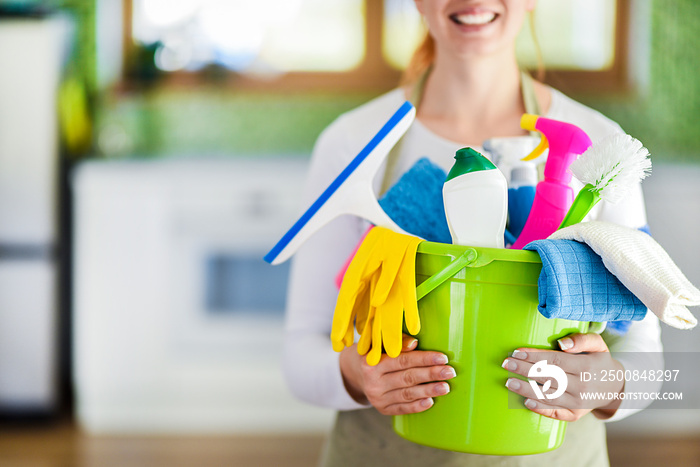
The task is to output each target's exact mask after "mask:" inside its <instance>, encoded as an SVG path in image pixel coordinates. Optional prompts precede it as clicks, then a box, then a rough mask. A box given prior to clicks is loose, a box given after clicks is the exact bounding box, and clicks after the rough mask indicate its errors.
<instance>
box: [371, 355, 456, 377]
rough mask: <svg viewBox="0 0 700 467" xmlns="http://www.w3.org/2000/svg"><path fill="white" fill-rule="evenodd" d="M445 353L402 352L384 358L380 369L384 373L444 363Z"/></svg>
mask: <svg viewBox="0 0 700 467" xmlns="http://www.w3.org/2000/svg"><path fill="white" fill-rule="evenodd" d="M447 361H448V359H447V355H445V354H443V353H440V352H433V351H429V350H421V351H416V352H402V353H401V354H400V355H399V356H398V357H396V358H384V359H383V360H382V363H383V366H382V369H383V371H384V372H385V373H391V372H393V371H401V370H407V369H409V368H417V367H430V366H434V365H446V364H447Z"/></svg>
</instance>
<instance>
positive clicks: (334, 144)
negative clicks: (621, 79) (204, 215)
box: [283, 89, 662, 421]
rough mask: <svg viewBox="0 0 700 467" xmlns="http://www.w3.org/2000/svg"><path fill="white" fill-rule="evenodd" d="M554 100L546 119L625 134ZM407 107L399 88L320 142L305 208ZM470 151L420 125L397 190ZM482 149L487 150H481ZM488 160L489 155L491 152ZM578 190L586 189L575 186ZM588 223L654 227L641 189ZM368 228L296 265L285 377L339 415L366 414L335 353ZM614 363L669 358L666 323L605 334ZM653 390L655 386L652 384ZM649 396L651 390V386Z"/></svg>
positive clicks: (318, 240)
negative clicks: (663, 332)
mask: <svg viewBox="0 0 700 467" xmlns="http://www.w3.org/2000/svg"><path fill="white" fill-rule="evenodd" d="M551 93H552V101H551V106H550V109H549V112H548V113H547V114H546V115H544V116H545V117H548V118H552V119H555V120H561V121H565V122H569V123H572V124H574V125H576V126H578V127H579V128H581V129H582V130H584V131H585V132H586V133H587V134H588V136H589V137H590V138H591V140H592V141H593V142H594V143H595V142H596V141H598V140H600V139H602V138H604V137H605V136H608V135H610V134H612V133H615V132H621V131H622V130H621V129H620V127H619V126H618V125H617V124H616V123H615V122H613V121H611V120H609V119H608V118H606V117H604V116H603V115H602V114H600V113H598V112H596V111H594V110H592V109H590V108H588V107H586V106H584V105H582V104H580V103H578V102H576V101H574V100H572V99H570V98H568V97H566V96H565V95H563V94H562V93H560V92H558V91H557V90H554V89H552V90H551ZM404 101H405V98H404V95H403V91H402V90H400V89H395V90H393V91H391V92H389V93H386V94H384V95H382V96H380V97H378V98H376V99H374V100H372V101H370V102H368V103H367V104H364V105H362V106H360V107H358V108H356V109H354V110H352V111H350V112H347V113H345V114H343V115H341V116H340V117H338V118H337V119H336V121H335V122H333V123H332V124H331V125H330V126H329V127H328V128H326V129H325V130H324V131H323V133H322V134H321V136H320V137H319V138H318V141H317V142H316V145H315V147H314V151H313V156H312V159H311V166H310V171H309V175H308V181H307V184H306V187H305V192H304V196H303V199H304V202H305V205H310V204H311V202H313V201H314V200H315V199H316V198H317V197H318V196H319V195H320V194H321V193H322V192H323V190H324V189H325V188H326V187H327V186H328V185H329V184H330V182H331V181H332V180H333V179H334V178H335V177H336V176H337V175H338V174H339V173H340V172H341V171H342V169H343V168H345V166H346V165H347V164H348V163H349V162H350V161H351V160H352V159H353V158H354V157H355V156H356V155H357V153H358V152H359V151H360V150H361V149H362V148H363V147H364V145H365V144H366V143H367V141H369V139H370V138H371V137H372V136H374V134H375V133H376V131H377V130H378V129H379V128H381V127H382V125H383V124H384V123H385V122H386V120H387V119H388V118H389V117H390V116H391V115H392V114H393V113H394V112H395V111H396V110H397V109H398V108H399V106H400V105H401V104H402V103H403V102H404ZM462 146H463V145H461V144H459V143H456V142H453V141H448V140H446V139H444V138H442V137H439V136H437V135H435V134H434V133H432V132H431V131H430V130H428V129H427V128H426V127H424V126H423V125H422V124H421V123H420V121H418V120H416V121H414V123H413V125H412V126H411V127H410V128H409V130H408V131H407V132H406V134H405V135H404V138H403V142H402V144H401V146H400V153H399V158H398V160H397V163H396V164H395V166H394V170H393V173H392V174H391V183H392V184H393V183H395V182H396V181H397V180H398V178H399V177H400V176H401V175H402V174H403V173H404V172H406V171H407V170H409V169H410V168H411V166H412V165H413V164H414V163H415V162H416V161H417V160H418V159H420V158H421V157H428V158H430V159H431V161H432V162H433V163H435V164H437V165H439V166H441V167H442V168H443V169H444V170H445V171H446V172H447V171H449V169H450V167H451V166H452V164H453V162H454V154H455V152H456V151H457V150H458V149H460V148H461V147H462ZM478 149H481V148H478ZM484 154H485V155H487V156H488V154H487V153H484ZM383 173H384V167H382V168H380V170H379V173H378V174H377V177H376V178H375V180H374V185H375V191H378V189H379V184H380V183H381V180H382V177H383ZM572 187H573V188H574V190H575V191H578V190H579V189H580V188H581V184H580V183H578V182H577V181H576V180H575V179H574V180H573V181H572ZM587 219H596V220H604V221H609V222H614V223H617V224H622V225H625V226H628V227H633V228H639V227H643V226H645V225H646V223H647V220H646V212H645V208H644V200H643V196H642V190H641V186H638V187H637V189H636V190H635V191H634V192H633V193H632V194H631V195H630V196H628V197H627V198H626V199H625V200H623V201H621V202H620V203H618V204H615V205H612V204H608V203H606V202H604V201H601V202H600V203H599V204H598V205H597V206H596V207H595V208H594V209H593V210H592V211H591V213H590V214H589V217H588V218H587ZM367 226H368V224H367V223H366V222H365V221H364V220H362V219H359V218H357V217H354V216H341V217H339V218H337V219H335V220H334V221H332V222H331V223H329V224H328V225H327V226H325V227H324V228H323V229H321V230H320V231H319V232H317V233H316V234H315V235H314V236H313V237H311V238H310V239H309V240H308V241H307V242H306V243H305V244H304V245H303V246H302V247H301V248H300V249H299V251H298V252H297V253H296V255H295V257H294V258H293V260H292V268H291V278H290V283H289V290H288V298H287V312H286V320H285V342H284V356H283V371H284V374H285V378H286V380H287V382H288V385H289V387H290V389H291V391H292V392H293V393H294V394H295V395H296V396H297V397H298V398H299V399H301V400H304V401H307V402H309V403H311V404H314V405H319V406H323V407H330V408H334V409H337V410H353V409H360V408H366V407H367V406H366V405H362V404H359V403H357V402H356V401H355V400H354V399H352V397H351V396H350V395H349V394H348V392H347V390H346V389H345V385H344V383H343V378H342V375H341V373H340V366H339V362H338V358H339V353H336V352H334V351H333V349H332V348H331V344H330V337H329V335H330V330H331V324H332V319H333V311H334V308H335V302H336V298H337V294H338V290H337V288H336V286H335V282H334V279H335V276H336V275H337V273H338V271H339V270H340V268H341V266H342V265H343V264H344V263H345V261H346V260H347V258H348V256H349V255H350V253H351V252H352V250H353V249H354V248H355V246H356V245H357V243H358V242H359V240H360V238H361V236H362V234H363V233H364V231H365V230H366V228H367ZM604 338H605V340H606V342H607V343H608V346H609V348H610V351H611V352H612V354H613V356H614V357H615V358H617V359H618V360H619V361H620V362H621V363H622V364H623V366H624V367H625V369H627V370H634V369H638V370H642V369H644V368H641V367H640V363H639V362H638V361H637V359H635V358H634V357H633V356H632V358H630V357H629V356H628V355H626V354H620V352H625V353H627V352H661V351H662V346H661V339H660V329H659V323H658V319H657V318H656V316H654V315H653V314H652V313H647V317H646V318H645V319H644V320H642V321H635V322H633V323H632V325H631V326H630V329H629V331H628V332H627V333H626V334H625V335H624V336H622V337H613V336H609V335H607V334H604ZM647 384H648V383H647ZM645 388H646V389H648V385H647V386H645ZM625 391H635V383H634V382H627V383H626V387H625ZM627 405H629V404H628V403H626V402H625V401H623V402H622V405H621V406H620V408H619V409H618V411H617V412H616V414H615V415H614V416H613V417H612V418H610V419H609V420H608V421H613V420H619V419H622V418H624V417H626V416H629V415H630V414H631V413H634V412H636V411H639V410H641V409H627V408H626V406H627Z"/></svg>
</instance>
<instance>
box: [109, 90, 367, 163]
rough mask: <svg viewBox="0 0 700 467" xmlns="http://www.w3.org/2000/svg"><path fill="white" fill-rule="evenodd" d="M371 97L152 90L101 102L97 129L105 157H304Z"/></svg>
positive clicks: (356, 95)
mask: <svg viewBox="0 0 700 467" xmlns="http://www.w3.org/2000/svg"><path fill="white" fill-rule="evenodd" d="M371 97H372V96H371V95H360V94H352V95H329V94H314V95H281V94H280V95H268V94H255V95H242V94H235V93H231V92H229V91H225V90H214V89H212V90H199V91H195V90H191V91H187V92H177V91H172V90H169V91H158V92H153V93H150V94H148V96H147V97H144V95H135V96H132V97H121V98H120V99H118V100H113V101H112V102H111V103H109V104H105V105H104V106H103V108H102V111H101V113H100V118H99V125H98V126H99V128H101V129H103V130H104V129H105V128H106V129H107V135H110V134H112V133H115V132H116V133H123V134H122V136H121V137H120V138H117V143H110V141H111V139H110V138H109V136H108V137H107V138H106V141H107V142H106V143H105V142H104V141H100V144H99V145H98V146H99V148H100V150H101V152H102V153H103V154H104V155H107V156H119V155H127V154H134V155H137V156H143V157H152V156H163V155H172V154H234V155H235V154H244V155H251V154H252V155H254V154H286V153H289V154H308V153H309V152H310V150H311V148H312V147H313V144H314V141H315V139H316V137H317V136H318V134H319V133H320V132H321V131H322V130H323V128H324V127H325V126H327V125H328V124H329V123H330V122H332V121H333V119H335V118H336V117H337V116H338V115H339V114H340V113H342V112H345V111H346V110H349V109H351V108H353V107H356V106H357V105H359V104H361V103H362V102H365V101H366V100H368V99H370V98H371Z"/></svg>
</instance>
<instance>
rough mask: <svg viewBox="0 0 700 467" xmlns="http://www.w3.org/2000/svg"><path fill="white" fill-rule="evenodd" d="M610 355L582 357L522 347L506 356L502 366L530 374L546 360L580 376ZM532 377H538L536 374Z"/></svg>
mask: <svg viewBox="0 0 700 467" xmlns="http://www.w3.org/2000/svg"><path fill="white" fill-rule="evenodd" d="M609 355H610V354H609V353H607V352H606V353H604V354H603V353H598V354H589V355H586V357H590V358H581V357H582V355H576V354H569V353H566V352H560V351H557V350H542V349H530V348H520V349H517V350H515V351H514V352H513V355H512V356H510V357H508V358H506V359H505V360H504V361H503V364H502V366H503V368H505V369H506V370H508V371H512V372H514V373H517V374H519V375H523V376H529V375H528V373H529V372H530V369H531V368H532V367H533V365H534V364H536V363H538V362H541V361H543V360H544V361H546V363H547V365H554V366H556V367H559V368H561V369H562V370H563V371H564V372H565V373H567V374H570V375H575V376H579V375H580V374H581V372H584V371H590V370H591V367H592V366H593V364H594V363H595V362H596V361H598V360H603V359H606V358H609ZM531 377H536V375H533V376H531Z"/></svg>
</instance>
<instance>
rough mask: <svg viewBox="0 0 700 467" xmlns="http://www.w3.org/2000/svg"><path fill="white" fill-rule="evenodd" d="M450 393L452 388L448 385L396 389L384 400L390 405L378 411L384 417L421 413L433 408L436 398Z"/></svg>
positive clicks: (434, 384) (438, 384)
mask: <svg viewBox="0 0 700 467" xmlns="http://www.w3.org/2000/svg"><path fill="white" fill-rule="evenodd" d="M449 392H450V386H449V384H447V383H432V384H421V385H420V386H413V387H410V388H403V389H396V390H394V391H391V392H390V393H388V394H387V395H386V397H385V398H384V400H385V401H386V402H387V403H388V404H389V405H387V406H385V407H382V408H378V409H379V411H380V412H381V413H383V414H384V415H404V414H409V413H419V412H423V411H425V410H428V409H429V408H430V407H432V406H433V404H434V401H433V398H434V397H438V396H444V395H445V394H447V393H449Z"/></svg>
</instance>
